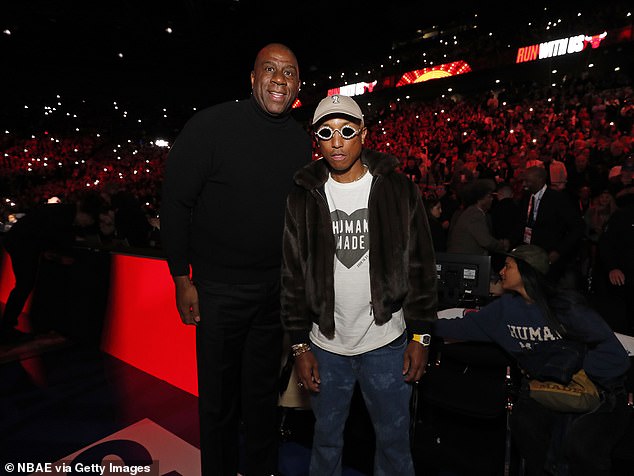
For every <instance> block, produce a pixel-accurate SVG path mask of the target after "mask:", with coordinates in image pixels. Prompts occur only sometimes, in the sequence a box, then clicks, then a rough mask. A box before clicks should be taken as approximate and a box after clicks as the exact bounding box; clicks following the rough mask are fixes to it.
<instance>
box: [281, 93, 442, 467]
mask: <svg viewBox="0 0 634 476" xmlns="http://www.w3.org/2000/svg"><path fill="white" fill-rule="evenodd" d="M313 127H314V130H315V137H316V140H317V141H318V144H319V147H320V151H321V153H322V155H323V158H321V159H320V160H317V161H314V162H312V163H311V164H308V165H307V166H306V167H303V168H302V169H300V170H299V171H298V172H297V174H295V185H296V186H295V188H294V189H293V191H291V193H290V194H289V197H288V200H287V209H286V222H285V229H284V243H283V263H282V321H283V323H284V326H285V329H286V331H287V332H288V333H289V336H290V340H291V343H292V352H293V356H294V358H295V370H296V372H297V375H298V378H299V381H300V384H299V385H300V386H301V387H302V388H305V389H306V390H308V391H309V392H310V395H311V406H312V409H313V412H314V414H315V432H314V437H313V449H312V457H311V466H310V474H311V475H313V476H322V475H324V474H329V475H337V474H341V458H342V450H343V430H344V426H345V423H346V419H347V417H348V413H349V408H350V402H351V398H352V393H353V390H354V387H355V384H356V383H357V382H358V383H359V386H360V388H361V391H362V394H363V397H364V400H365V403H366V407H367V409H368V413H369V415H370V418H371V420H372V423H373V425H374V429H375V434H376V438H377V441H376V452H375V458H374V474H377V475H379V474H384V475H392V474H398V475H413V474H414V468H413V463H412V456H411V453H410V444H409V423H410V408H409V402H410V397H411V393H412V386H411V383H413V382H417V381H418V380H419V379H420V378H421V376H422V375H423V373H424V372H425V366H426V364H427V355H428V346H429V343H430V340H431V336H430V332H431V329H432V326H433V323H434V321H435V319H436V306H437V294H436V265H435V255H434V249H433V245H432V239H431V234H430V231H429V225H428V222H427V215H426V213H425V208H424V206H423V202H422V199H421V195H420V192H419V191H418V189H417V187H416V185H415V184H413V183H412V182H411V181H409V180H408V179H407V178H406V177H405V176H404V175H403V174H401V173H398V172H397V171H396V170H395V168H396V166H397V165H398V160H397V159H396V158H395V157H392V156H389V155H386V154H381V153H378V152H373V151H369V150H366V149H364V148H363V142H364V140H365V137H366V134H367V129H366V128H365V127H364V121H363V114H362V112H361V109H360V108H359V106H358V104H357V103H356V102H355V101H354V100H353V99H352V98H350V97H348V96H341V95H334V96H329V97H327V98H325V99H323V100H322V101H321V102H320V103H319V105H318V106H317V109H316V111H315V114H314V117H313Z"/></svg>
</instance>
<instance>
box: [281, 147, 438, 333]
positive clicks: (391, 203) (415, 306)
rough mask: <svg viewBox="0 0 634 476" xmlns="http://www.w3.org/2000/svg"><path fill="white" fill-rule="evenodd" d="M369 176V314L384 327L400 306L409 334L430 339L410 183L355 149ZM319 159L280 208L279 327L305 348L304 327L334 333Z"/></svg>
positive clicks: (330, 248)
mask: <svg viewBox="0 0 634 476" xmlns="http://www.w3.org/2000/svg"><path fill="white" fill-rule="evenodd" d="M361 160H362V161H363V163H364V164H365V165H367V166H368V168H369V172H370V173H371V174H372V175H373V181H372V189H371V192H370V200H369V205H368V208H369V210H368V215H369V218H368V223H369V233H370V290H371V295H372V307H373V315H374V319H375V320H376V323H377V324H379V325H380V324H384V323H385V322H387V321H388V320H389V319H390V318H391V317H392V313H393V312H396V311H397V310H398V309H400V308H401V307H402V308H403V313H404V317H405V322H406V324H407V330H408V332H409V333H410V334H425V333H431V330H432V326H433V323H434V321H435V319H436V307H437V301H438V299H437V292H436V260H435V254H434V248H433V245H432V240H431V235H430V231H429V224H428V222H427V215H426V213H425V208H424V206H423V203H422V199H421V195H420V192H419V191H418V189H417V188H416V185H414V184H413V183H412V182H410V181H409V180H407V178H406V177H405V176H403V175H402V174H400V173H398V172H397V171H396V170H395V166H396V165H397V164H398V160H397V159H396V158H394V157H392V156H389V155H386V154H382V153H380V152H374V151H369V150H363V154H362V157H361ZM328 173H329V170H328V164H327V163H326V161H325V160H324V159H321V160H317V161H314V162H312V163H310V164H308V165H306V166H305V167H303V168H302V169H300V170H299V171H298V172H297V173H296V174H295V177H294V181H295V187H294V189H293V190H292V191H291V192H290V194H289V196H288V199H287V202H286V222H285V226H284V240H283V250H282V294H281V299H282V300H281V302H282V322H283V324H284V327H285V329H286V331H287V332H288V333H289V335H290V340H291V343H292V344H296V343H301V342H308V335H309V333H310V330H311V327H312V323H313V322H314V323H316V324H318V325H319V329H320V331H321V332H322V333H323V334H324V335H325V336H327V337H332V336H333V335H334V331H335V329H334V327H335V321H334V274H333V269H334V257H335V239H334V236H333V233H332V223H331V218H330V211H329V209H328V203H327V201H326V197H325V193H324V188H323V187H324V184H325V183H326V181H327V179H328Z"/></svg>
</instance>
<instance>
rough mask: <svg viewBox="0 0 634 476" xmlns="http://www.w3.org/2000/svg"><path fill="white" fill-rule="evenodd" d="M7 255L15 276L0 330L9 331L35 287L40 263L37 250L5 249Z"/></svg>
mask: <svg viewBox="0 0 634 476" xmlns="http://www.w3.org/2000/svg"><path fill="white" fill-rule="evenodd" d="M6 250H7V253H8V254H9V256H10V257H11V266H12V268H13V274H14V276H15V286H14V287H13V289H12V290H11V292H10V293H9V297H8V298H7V303H6V305H5V306H4V313H3V315H2V323H1V324H0V326H1V328H2V329H9V328H12V327H15V326H16V325H17V324H18V318H19V317H20V314H21V313H22V309H23V308H24V305H25V304H26V300H27V299H28V298H29V294H31V291H32V290H33V288H34V287H35V281H36V279H37V272H38V267H39V261H40V250H39V248H31V247H19V246H18V247H11V248H9V247H7V248H6Z"/></svg>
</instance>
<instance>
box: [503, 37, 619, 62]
mask: <svg viewBox="0 0 634 476" xmlns="http://www.w3.org/2000/svg"><path fill="white" fill-rule="evenodd" d="M606 36H608V33H607V32H606V31H604V32H603V33H601V34H600V35H594V36H587V35H575V36H570V37H568V38H562V39H559V40H552V41H546V42H544V43H539V44H537V45H531V46H524V47H522V48H519V49H518V50H517V58H516V60H515V62H516V63H525V62H527V61H534V60H538V59H540V60H541V59H545V58H553V57H555V56H563V55H568V54H571V53H579V52H581V51H583V50H584V49H585V48H586V47H587V46H588V45H590V46H591V47H592V48H598V47H599V45H600V44H601V41H602V40H603V39H604V38H605V37H606Z"/></svg>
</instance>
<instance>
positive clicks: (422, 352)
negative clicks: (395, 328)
mask: <svg viewBox="0 0 634 476" xmlns="http://www.w3.org/2000/svg"><path fill="white" fill-rule="evenodd" d="M428 357H429V347H425V346H424V345H422V344H420V343H418V342H415V341H411V342H410V343H409V344H407V349H405V356H404V357H403V375H404V376H405V381H406V382H418V381H419V380H420V378H421V377H422V376H423V375H424V374H425V368H426V367H427V359H428Z"/></svg>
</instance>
